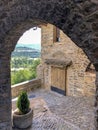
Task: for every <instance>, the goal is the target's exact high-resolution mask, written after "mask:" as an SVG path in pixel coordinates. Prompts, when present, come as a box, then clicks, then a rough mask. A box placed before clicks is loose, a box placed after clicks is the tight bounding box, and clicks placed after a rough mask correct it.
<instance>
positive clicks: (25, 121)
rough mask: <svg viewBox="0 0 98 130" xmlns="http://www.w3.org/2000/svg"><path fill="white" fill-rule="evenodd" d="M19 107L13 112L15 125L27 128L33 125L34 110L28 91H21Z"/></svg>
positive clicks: (18, 101) (17, 103)
mask: <svg viewBox="0 0 98 130" xmlns="http://www.w3.org/2000/svg"><path fill="white" fill-rule="evenodd" d="M16 105H17V109H16V110H15V111H14V113H13V125H14V126H15V127H16V128H20V129H25V128H28V127H30V126H31V125H32V118H33V110H32V109H31V108H30V101H29V99H28V95H27V93H26V92H22V93H20V95H19V97H18V100H17V102H16Z"/></svg>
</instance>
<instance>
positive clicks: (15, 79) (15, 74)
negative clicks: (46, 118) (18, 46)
mask: <svg viewBox="0 0 98 130" xmlns="http://www.w3.org/2000/svg"><path fill="white" fill-rule="evenodd" d="M23 59H24V60H26V59H25V58H23ZM21 60H22V59H21ZM18 61H20V58H18V60H17V63H18V64H17V65H18V66H19V63H21V62H18ZM30 63H32V64H29V65H28V64H26V61H25V65H23V64H24V63H23V64H21V66H22V65H23V66H25V67H23V66H22V70H14V71H12V72H11V84H12V85H14V84H17V83H20V82H23V81H26V80H31V79H33V78H36V76H37V73H36V68H37V66H38V65H39V64H40V59H36V60H31V61H30ZM16 68H17V67H16Z"/></svg>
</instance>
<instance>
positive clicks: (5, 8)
mask: <svg viewBox="0 0 98 130" xmlns="http://www.w3.org/2000/svg"><path fill="white" fill-rule="evenodd" d="M40 23H44V24H45V23H51V24H53V25H55V26H57V27H59V28H60V29H61V30H62V31H63V32H64V33H65V34H67V35H68V36H69V37H70V38H71V40H72V41H73V42H74V43H75V44H76V45H77V46H79V47H80V48H81V49H82V50H83V51H84V52H85V54H86V55H87V57H88V58H89V60H90V61H91V62H92V64H93V65H94V66H95V69H96V103H95V106H96V113H95V118H96V123H95V124H96V130H97V129H98V2H97V0H86V1H84V0H29V1H28V0H22V1H21V0H7V1H5V0H3V1H0V112H1V113H2V116H0V129H2V130H5V129H6V130H12V124H11V84H10V57H11V52H12V51H13V50H14V48H15V45H16V42H17V40H18V39H19V37H20V36H21V35H22V33H23V32H25V31H26V30H27V29H29V28H31V27H33V26H36V25H38V24H40Z"/></svg>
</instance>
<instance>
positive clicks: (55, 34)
mask: <svg viewBox="0 0 98 130" xmlns="http://www.w3.org/2000/svg"><path fill="white" fill-rule="evenodd" d="M53 42H60V29H59V28H57V27H55V26H54V28H53Z"/></svg>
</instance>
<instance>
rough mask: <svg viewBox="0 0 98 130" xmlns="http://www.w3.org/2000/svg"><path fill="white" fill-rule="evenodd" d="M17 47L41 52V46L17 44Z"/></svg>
mask: <svg viewBox="0 0 98 130" xmlns="http://www.w3.org/2000/svg"><path fill="white" fill-rule="evenodd" d="M16 47H28V48H34V49H37V50H41V44H19V43H18V44H16Z"/></svg>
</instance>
